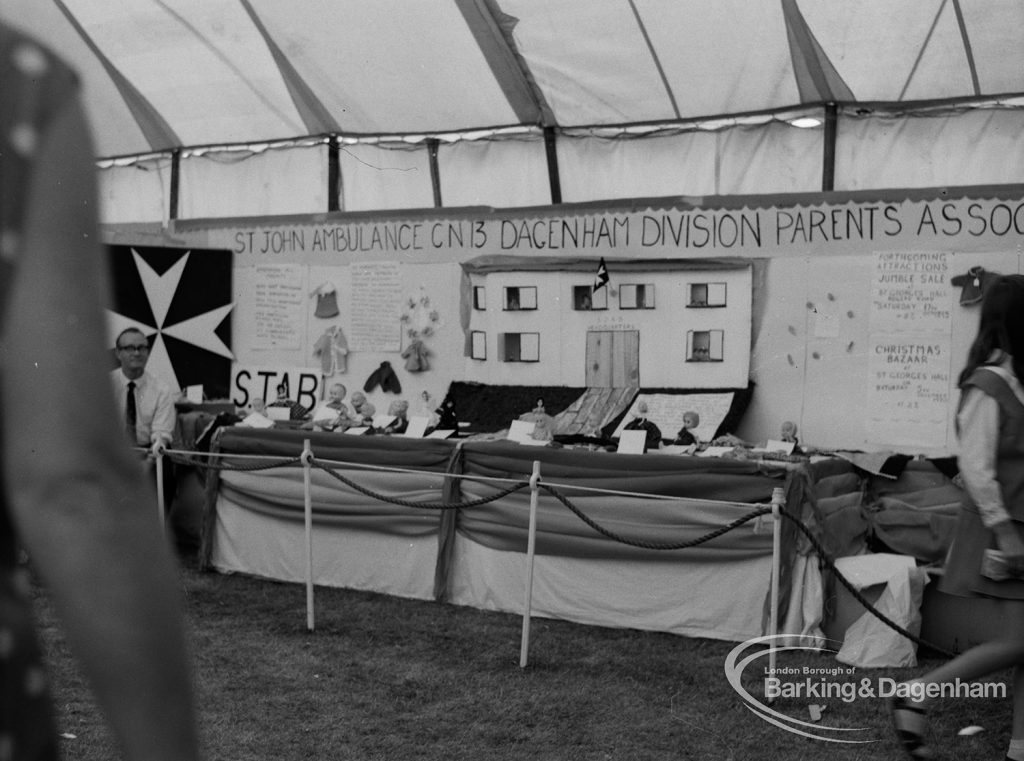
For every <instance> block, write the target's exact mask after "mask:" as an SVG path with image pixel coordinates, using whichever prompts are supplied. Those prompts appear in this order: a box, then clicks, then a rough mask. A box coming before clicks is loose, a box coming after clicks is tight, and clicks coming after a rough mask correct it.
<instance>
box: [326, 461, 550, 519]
mask: <svg viewBox="0 0 1024 761" xmlns="http://www.w3.org/2000/svg"><path fill="white" fill-rule="evenodd" d="M312 464H313V465H314V466H315V467H317V468H319V469H320V470H322V471H324V472H325V473H327V475H329V476H331V477H333V478H335V479H337V480H338V481H340V482H341V483H343V484H345V485H346V486H348V487H349V488H350V489H354V490H355V491H357V492H359V493H360V494H365V495H366V496H367V497H371V498H372V499H375V500H377V501H379V502H388V503H390V504H392V505H401V506H402V507H413V508H418V509H423V510H459V509H462V508H468V507H480V506H481V505H486V504H488V503H490V502H496V501H497V500H499V499H501V498H502V497H507V496H508V495H509V494H514V493H515V492H517V491H519V490H521V489H525V488H526V487H527V486H529V485H530V484H529V482H528V481H522V482H519V483H516V484H513V485H512V486H510V487H508V488H507V489H503V490H502V491H499V492H496V493H494V494H492V495H491V496H490V497H481V498H480V499H475V500H472V501H470V502H412V501H410V500H407V499H399V498H397V497H389V496H387V495H386V494H377V493H376V492H373V491H371V490H370V489H367V488H366V487H363V486H360V485H359V484H357V483H356V482H354V481H352V480H351V479H348V478H345V476H343V475H341V474H340V473H336V472H334V471H333V470H331V469H330V468H328V467H326V466H324V465H321V464H320V463H319V462H317V460H316V458H313V461H312ZM421 472H422V471H421Z"/></svg>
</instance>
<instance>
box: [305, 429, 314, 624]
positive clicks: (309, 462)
mask: <svg viewBox="0 0 1024 761" xmlns="http://www.w3.org/2000/svg"><path fill="white" fill-rule="evenodd" d="M312 470H313V450H312V449H311V448H310V446H309V439H306V440H305V441H304V442H303V444H302V485H303V499H304V509H305V518H306V630H307V631H313V629H314V620H313V499H312V488H311V476H312Z"/></svg>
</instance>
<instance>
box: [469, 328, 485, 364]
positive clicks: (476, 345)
mask: <svg viewBox="0 0 1024 761" xmlns="http://www.w3.org/2000/svg"><path fill="white" fill-rule="evenodd" d="M469 337H470V339H471V340H472V346H471V348H470V355H469V356H470V357H472V358H473V359H487V334H486V333H484V332H483V331H482V330H473V331H470V334H469Z"/></svg>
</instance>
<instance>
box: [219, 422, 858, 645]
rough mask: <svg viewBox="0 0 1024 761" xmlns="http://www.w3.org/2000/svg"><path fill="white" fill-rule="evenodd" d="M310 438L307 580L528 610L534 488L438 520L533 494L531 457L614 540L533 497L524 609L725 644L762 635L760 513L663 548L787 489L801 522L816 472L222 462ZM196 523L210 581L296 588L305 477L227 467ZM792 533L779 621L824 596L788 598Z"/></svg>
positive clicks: (359, 450)
mask: <svg viewBox="0 0 1024 761" xmlns="http://www.w3.org/2000/svg"><path fill="white" fill-rule="evenodd" d="M307 440H308V441H309V442H310V446H311V449H312V451H313V454H314V457H315V463H316V464H315V466H314V467H313V468H312V470H311V484H312V490H311V503H312V516H313V532H312V534H313V569H314V570H313V579H314V582H315V583H316V584H321V585H326V586H337V587H347V588H353V589H363V590H372V591H376V592H383V593H387V594H393V595H398V596H403V597H409V598H416V599H437V600H442V601H448V602H452V603H455V604H459V605H469V606H473V607H477V608H483V609H489V610H500V611H507V612H512V613H522V611H523V607H524V600H525V587H524V585H525V581H526V570H527V569H526V555H525V552H526V548H527V536H528V526H529V513H530V490H529V489H528V488H520V489H519V490H518V491H515V492H514V493H511V494H506V495H505V496H502V497H501V498H500V499H497V500H495V501H489V502H487V503H486V504H481V505H478V506H472V507H464V508H460V509H457V510H452V509H448V510H445V509H438V507H439V506H442V505H445V504H452V503H457V502H472V501H474V500H485V499H489V498H492V497H493V496H494V495H496V494H498V493H500V492H504V491H505V490H507V489H509V488H510V487H511V486H513V485H515V484H517V483H525V482H528V481H529V479H530V475H531V472H532V470H533V463H534V461H538V462H539V463H540V473H541V483H542V484H544V486H545V487H550V488H551V489H555V490H557V492H558V493H559V494H560V495H562V497H563V498H564V499H565V500H566V501H568V502H569V503H570V504H571V505H572V506H573V508H574V509H575V510H576V511H578V512H579V513H580V514H582V515H583V516H586V518H587V519H589V520H590V521H592V522H593V523H594V524H596V525H598V526H600V527H601V528H602V529H603V530H604V531H605V532H606V533H608V534H610V535H611V536H606V535H604V534H602V533H600V532H599V531H598V530H595V528H593V527H592V526H590V525H587V523H586V522H585V521H584V520H583V519H582V518H581V517H580V515H578V514H577V513H576V512H574V510H573V509H570V508H569V507H567V506H566V504H564V503H563V502H562V501H561V500H559V499H558V498H556V497H555V496H553V495H552V494H550V493H549V492H548V491H546V489H541V490H540V492H539V495H540V496H539V499H538V511H537V534H536V561H535V566H534V575H533V581H534V588H533V596H532V613H533V614H534V615H539V616H547V617H552V618H561V619H567V620H571V621H577V622H581V623H587V624H594V625H601V626H616V627H631V628H639V629H647V630H653V631H665V632H674V633H678V634H684V635H689V636H703V637H711V638H717V639H725V640H733V641H742V640H744V639H747V638H750V637H756V636H759V635H760V634H762V633H764V631H765V629H764V626H765V620H766V619H765V615H766V601H767V595H768V590H769V582H770V577H771V559H772V521H771V519H770V516H767V517H762V518H760V519H757V520H750V521H748V522H745V523H743V524H742V525H741V526H739V527H738V528H735V529H733V530H730V531H728V532H726V533H724V534H722V535H720V536H718V537H716V538H715V539H713V540H711V541H708V542H706V543H703V544H701V545H699V546H696V547H688V548H685V549H671V550H666V549H658V548H657V547H658V546H663V545H678V544H685V543H687V542H692V541H693V540H695V539H698V538H701V537H704V536H705V535H706V534H708V533H709V532H711V531H714V530H716V529H719V528H721V527H723V526H726V525H728V524H730V523H731V522H733V521H736V520H738V519H740V518H743V517H744V516H748V515H749V514H750V513H751V512H753V511H754V510H755V509H757V508H758V507H764V506H767V505H769V504H770V502H771V498H772V492H773V490H774V489H775V488H776V487H783V488H784V489H785V494H786V509H787V510H788V511H789V512H791V513H793V514H795V515H805V514H806V515H807V516H808V518H810V517H811V512H812V507H813V506H812V500H811V484H812V483H813V481H814V479H815V473H814V472H813V471H814V467H813V466H803V465H801V466H795V465H792V464H788V463H771V462H758V461H744V460H729V459H716V458H699V457H688V456H680V455H658V454H646V455H624V454H616V453H608V452H592V451H588V450H570V449H557V448H550V447H528V446H522V445H519V444H515V443H511V442H506V441H474V440H454V441H453V440H440V439H407V438H403V437H385V436H349V435H345V434H332V433H314V432H305V431H286V430H273V429H269V430H256V429H248V428H242V427H233V428H226V429H224V430H222V431H221V432H220V433H219V435H218V436H217V438H216V440H215V451H216V452H217V453H219V454H224V455H227V454H230V455H232V457H231V458H229V459H225V460H224V462H225V463H228V464H230V465H231V466H232V467H236V468H237V467H240V466H242V467H244V466H257V467H266V466H267V465H268V464H274V458H275V457H277V458H281V459H282V460H284V459H286V458H297V457H299V455H300V453H301V452H302V449H303V443H304V441H307ZM257 456H258V457H259V459H256V458H257ZM239 458H240V459H239ZM321 466H323V467H329V468H330V469H331V470H332V471H333V472H335V473H336V474H338V475H339V476H341V477H342V478H344V479H347V480H348V481H349V482H350V483H349V484H346V483H344V482H342V481H341V480H339V479H338V478H336V477H335V476H334V475H331V473H328V472H325V471H324V470H323V469H322V467H321ZM845 467H848V466H845ZM367 492H371V493H373V494H380V495H386V496H387V497H389V498H392V499H396V500H400V501H401V502H402V504H397V505H396V504H390V503H388V502H384V501H380V500H379V499H377V498H375V497H373V496H371V495H370V494H367ZM422 506H427V507H422ZM204 509H205V514H204V532H203V549H202V553H201V558H202V560H203V562H204V564H205V565H206V566H207V567H211V568H215V569H217V570H220V571H224V572H243V573H249V574H255V575H259V576H265V577H268V578H273V579H279V580H284V581H295V582H298V581H303V580H304V579H305V573H306V571H305V569H306V551H305V523H304V488H303V469H302V467H301V465H300V464H298V463H292V464H290V465H288V466H287V467H275V468H272V469H266V470H256V471H242V470H222V471H220V472H219V477H216V478H212V479H211V481H210V484H209V488H208V496H207V501H206V505H205V508H204ZM787 523H788V522H787V521H783V523H782V525H783V529H784V530H783V532H782V535H783V544H782V547H783V549H782V571H783V583H782V584H781V585H780V589H781V590H782V592H783V595H782V604H783V615H785V613H786V608H787V607H789V608H790V612H791V616H790V618H792V614H796V615H797V616H798V617H799V616H800V615H801V613H800V612H801V611H803V610H806V609H807V608H808V604H807V601H806V600H805V599H803V598H804V597H805V596H806V595H807V594H808V593H812V594H818V592H815V591H814V588H813V586H812V587H811V588H808V587H806V586H805V585H803V584H800V583H797V584H796V585H795V586H791V580H792V576H791V575H792V573H793V569H794V567H795V566H796V565H797V559H798V555H799V551H798V535H797V531H796V529H795V528H794V527H793V526H791V525H787ZM802 573H803V569H802V567H801V570H799V571H798V574H802ZM796 581H797V582H799V581H800V580H799V579H796ZM794 590H795V591H794ZM791 591H794V592H793V593H794V595H795V597H794V598H793V599H792V600H791V599H790V594H789V593H790V592H791ZM819 591H820V590H819ZM816 603H817V605H818V610H819V611H820V599H818V600H817V601H816ZM814 604H815V601H813V600H812V601H811V605H810V607H811V608H813V606H814ZM797 623H798V625H799V623H800V622H799V621H798V622H797Z"/></svg>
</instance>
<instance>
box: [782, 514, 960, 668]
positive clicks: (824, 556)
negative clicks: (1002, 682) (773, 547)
mask: <svg viewBox="0 0 1024 761" xmlns="http://www.w3.org/2000/svg"><path fill="white" fill-rule="evenodd" d="M780 512H781V514H782V516H783V517H785V518H787V519H789V520H790V521H791V522H792V523H794V524H795V525H796V527H797V529H799V531H800V532H801V533H802V534H803V535H804V536H806V537H807V539H808V541H810V543H811V546H813V547H814V549H815V550H816V551H817V553H818V557H819V558H820V559H821V562H822V563H823V564H824V565H825V566H827V567H828V569H829V570H830V571H832V575H833V576H835V577H836V580H837V581H838V582H839V583H840V584H842V585H843V586H844V587H845V588H846V591H847V592H849V593H850V594H851V595H853V598H854V599H855V600H856V601H857V602H859V603H860V604H861V605H863V606H864V607H865V608H866V609H867V611H868V613H870V614H871V615H873V616H874V617H875V618H877V619H878V620H879V621H881V622H882V623H883V624H885V625H886V626H888V627H889V628H890V629H892V630H893V631H894V632H896V633H897V634H900V635H902V636H903V637H906V638H907V639H909V640H910V641H911V642H913V643H915V644H917V645H919V646H923V647H925V648H928V649H929V650H933V651H935V652H937V653H939V654H940V655H945V656H946V657H948V658H952V657H953V656H954V655H955V653H953V652H950V651H949V650H947V649H946V648H944V647H939V646H938V645H936V644H934V643H932V642H928V641H927V640H924V639H921V638H920V637H919V636H918V635H916V634H914V633H913V632H910V631H907V630H906V629H904V628H903V627H902V626H900V625H899V624H897V623H896V622H895V621H893V620H892V619H891V618H889V617H888V616H886V615H885V614H884V613H882V612H881V611H880V610H878V609H877V608H875V606H874V604H873V603H871V602H870V601H869V600H868V599H867V598H866V597H865V596H864V595H863V594H861V592H860V590H859V589H857V588H856V587H855V586H854V585H853V583H852V582H851V581H850V580H849V579H847V578H846V577H845V576H843V574H842V573H840V571H839V569H838V568H836V564H835V560H834V559H833V558H831V557H829V555H828V553H827V552H826V551H825V548H824V546H823V545H822V543H821V542H820V541H819V540H818V538H817V537H816V536H814V534H813V533H812V532H811V530H810V529H809V528H807V526H805V525H804V523H803V521H801V520H800V519H799V518H798V517H797V516H795V515H793V514H792V513H790V512H789V511H788V510H786V509H785V508H781V509H780Z"/></svg>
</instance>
